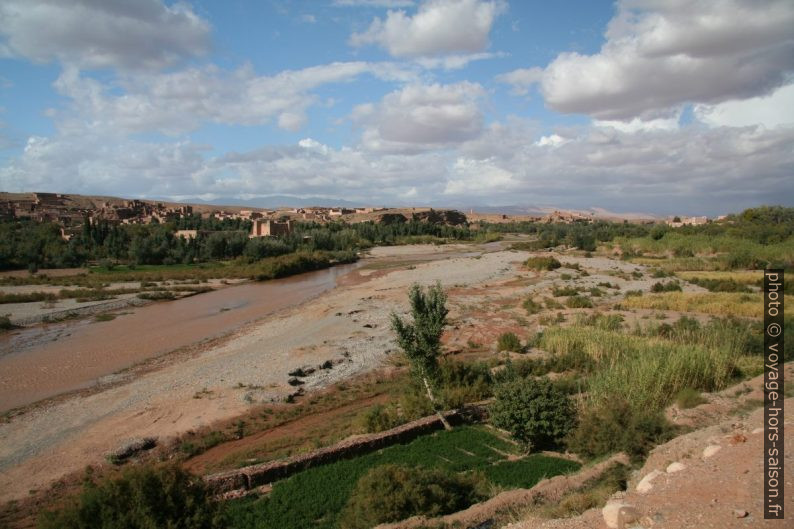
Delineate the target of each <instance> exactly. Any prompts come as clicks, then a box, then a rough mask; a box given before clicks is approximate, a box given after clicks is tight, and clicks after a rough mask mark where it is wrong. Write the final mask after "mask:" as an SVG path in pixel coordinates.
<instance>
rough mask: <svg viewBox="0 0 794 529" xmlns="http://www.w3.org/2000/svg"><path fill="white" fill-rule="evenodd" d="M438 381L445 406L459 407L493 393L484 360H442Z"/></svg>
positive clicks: (489, 374) (489, 375)
mask: <svg viewBox="0 0 794 529" xmlns="http://www.w3.org/2000/svg"><path fill="white" fill-rule="evenodd" d="M439 382H440V387H441V400H442V402H443V403H444V405H445V406H446V407H447V408H460V407H461V406H463V405H464V404H466V403H467V402H476V401H479V400H483V399H486V398H488V397H490V396H491V395H492V394H493V392H492V389H491V384H492V379H491V372H490V370H489V368H488V365H487V364H485V363H484V362H455V361H445V362H442V363H441V364H440V375H439Z"/></svg>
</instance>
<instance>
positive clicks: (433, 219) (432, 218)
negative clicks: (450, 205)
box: [413, 209, 467, 226]
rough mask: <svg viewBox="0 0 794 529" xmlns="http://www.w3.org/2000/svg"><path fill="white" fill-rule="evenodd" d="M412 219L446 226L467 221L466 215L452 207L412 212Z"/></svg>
mask: <svg viewBox="0 0 794 529" xmlns="http://www.w3.org/2000/svg"><path fill="white" fill-rule="evenodd" d="M413 220H415V221H417V222H428V223H430V224H447V225H448V226H460V225H461V224H466V223H467V219H466V215H464V214H463V213H461V212H460V211H457V210H454V209H441V210H435V209H431V210H429V211H420V212H419V213H414V214H413Z"/></svg>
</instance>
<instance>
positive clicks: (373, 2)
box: [333, 0, 414, 8]
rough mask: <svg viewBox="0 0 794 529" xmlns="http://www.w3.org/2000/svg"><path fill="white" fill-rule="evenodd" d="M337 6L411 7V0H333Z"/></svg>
mask: <svg viewBox="0 0 794 529" xmlns="http://www.w3.org/2000/svg"><path fill="white" fill-rule="evenodd" d="M333 5H335V6H337V7H389V8H396V7H411V6H412V5H414V1H413V0H334V3H333Z"/></svg>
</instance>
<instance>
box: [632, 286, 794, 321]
mask: <svg viewBox="0 0 794 529" xmlns="http://www.w3.org/2000/svg"><path fill="white" fill-rule="evenodd" d="M785 303H786V304H790V303H794V296H785ZM620 306H621V307H623V308H632V309H653V310H675V311H679V312H698V313H702V314H713V315H715V316H736V317H740V318H761V317H762V316H763V310H764V299H763V295H762V294H761V293H752V294H747V293H739V292H703V293H701V292H664V293H661V294H650V295H646V296H640V297H631V298H625V299H624V300H622V301H621V302H620Z"/></svg>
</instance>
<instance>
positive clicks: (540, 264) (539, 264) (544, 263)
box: [524, 257, 562, 271]
mask: <svg viewBox="0 0 794 529" xmlns="http://www.w3.org/2000/svg"><path fill="white" fill-rule="evenodd" d="M524 266H526V267H527V268H529V269H530V270H538V271H542V270H554V269H557V268H559V267H561V266H562V264H561V263H560V262H559V261H558V260H557V259H555V258H554V257H530V258H529V259H527V260H526V261H524Z"/></svg>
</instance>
